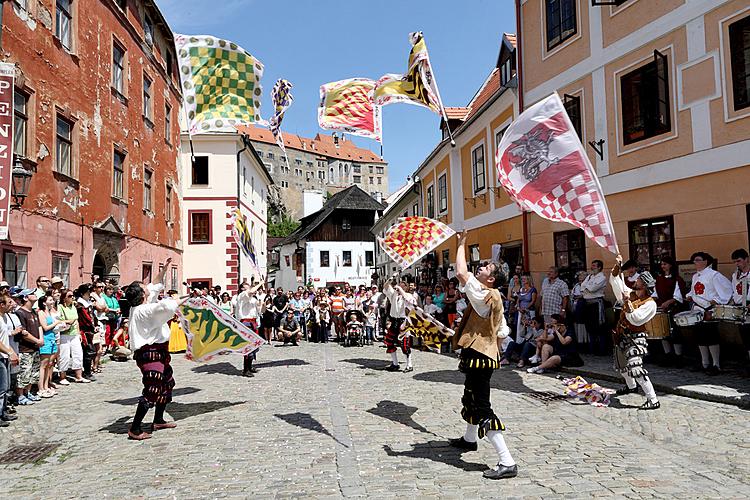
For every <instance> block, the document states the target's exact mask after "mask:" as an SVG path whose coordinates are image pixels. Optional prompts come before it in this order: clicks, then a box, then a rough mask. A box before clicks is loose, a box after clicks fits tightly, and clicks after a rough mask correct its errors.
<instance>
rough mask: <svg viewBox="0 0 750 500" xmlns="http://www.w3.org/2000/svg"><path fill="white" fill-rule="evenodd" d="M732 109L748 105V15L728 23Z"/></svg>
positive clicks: (749, 37) (749, 100)
mask: <svg viewBox="0 0 750 500" xmlns="http://www.w3.org/2000/svg"><path fill="white" fill-rule="evenodd" d="M729 52H730V54H731V59H732V93H733V95H734V109H735V110H739V109H744V108H748V107H750V16H747V17H745V18H744V19H740V20H739V21H737V22H736V23H733V24H730V25H729Z"/></svg>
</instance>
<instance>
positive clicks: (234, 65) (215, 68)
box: [175, 35, 263, 134]
mask: <svg viewBox="0 0 750 500" xmlns="http://www.w3.org/2000/svg"><path fill="white" fill-rule="evenodd" d="M175 46H176V48H177V58H178V62H179V65H180V79H181V81H182V94H183V97H184V103H185V110H186V111H187V117H188V130H189V132H190V133H191V134H196V133H201V132H217V131H234V130H235V126H237V125H247V124H249V123H259V122H262V120H261V117H260V96H261V94H262V90H261V86H260V79H261V77H262V76H263V64H262V63H261V62H260V61H258V60H257V59H256V58H254V57H253V56H252V55H250V53H249V52H247V51H246V50H244V49H243V48H242V47H240V46H238V45H237V44H235V43H232V42H230V41H227V40H222V39H220V38H215V37H213V36H207V35H175Z"/></svg>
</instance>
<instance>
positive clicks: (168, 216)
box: [164, 183, 172, 222]
mask: <svg viewBox="0 0 750 500" xmlns="http://www.w3.org/2000/svg"><path fill="white" fill-rule="evenodd" d="M164 212H165V213H164V218H165V220H166V221H167V222H172V185H171V184H169V183H167V192H166V199H165V200H164Z"/></svg>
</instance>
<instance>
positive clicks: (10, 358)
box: [0, 294, 20, 427]
mask: <svg viewBox="0 0 750 500" xmlns="http://www.w3.org/2000/svg"><path fill="white" fill-rule="evenodd" d="M10 302H12V300H11V299H10V297H8V296H7V295H5V294H3V295H0V427H7V426H8V425H9V424H8V422H10V421H12V420H16V419H17V418H18V417H16V416H15V415H10V414H9V413H8V411H7V410H8V396H9V391H10V367H11V365H13V366H17V365H18V355H17V354H16V352H15V351H14V350H13V348H12V347H11V346H10V338H11V337H12V336H13V335H16V334H18V333H20V331H19V330H18V329H17V328H16V329H14V327H13V324H12V323H11V322H10V321H7V322H6V318H5V314H6V313H7V312H8V311H10V309H11V308H12V307H13V305H11V304H10Z"/></svg>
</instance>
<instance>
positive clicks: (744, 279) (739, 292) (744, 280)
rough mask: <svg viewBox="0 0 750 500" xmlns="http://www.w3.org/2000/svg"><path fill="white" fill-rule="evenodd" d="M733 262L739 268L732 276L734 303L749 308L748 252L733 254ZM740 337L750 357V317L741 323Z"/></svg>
mask: <svg viewBox="0 0 750 500" xmlns="http://www.w3.org/2000/svg"><path fill="white" fill-rule="evenodd" d="M732 261H734V264H735V265H736V266H737V272H736V273H734V274H732V302H733V303H734V304H736V305H738V306H742V307H747V306H748V305H749V304H750V258H748V253H747V250H745V249H744V248H740V249H737V250H735V251H734V252H732ZM740 335H741V336H742V343H743V344H745V349H746V350H747V353H748V356H750V315H748V316H745V321H744V323H740ZM745 371H746V375H748V376H750V365H747V366H746V367H745Z"/></svg>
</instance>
